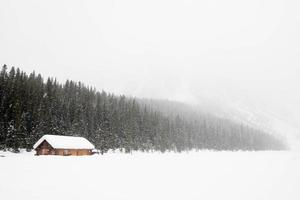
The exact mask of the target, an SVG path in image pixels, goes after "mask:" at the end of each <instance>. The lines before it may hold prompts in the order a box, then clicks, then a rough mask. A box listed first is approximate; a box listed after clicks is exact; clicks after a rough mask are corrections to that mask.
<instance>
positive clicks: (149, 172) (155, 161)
mask: <svg viewBox="0 0 300 200" xmlns="http://www.w3.org/2000/svg"><path fill="white" fill-rule="evenodd" d="M1 155H2V156H5V157H1ZM0 199H3V200H22V199H26V200H27V199H28V200H40V199H43V200H60V199H64V200H65V199H72V200H89V199H102V200H110V199H120V200H121V199H122V200H124V199H129V200H141V199H142V200H148V199H149V200H160V199H162V200H167V199H172V200H175V199H184V200H199V199H205V200H211V199H217V200H227V199H228V200H248V199H249V200H285V199H288V200H299V199H300V154H299V153H297V152H289V151H287V152H208V151H203V152H192V153H182V154H175V153H166V154H160V153H133V154H122V153H109V154H106V155H104V156H100V155H96V156H91V157H58V156H40V157H36V156H33V153H21V154H12V153H7V152H0Z"/></svg>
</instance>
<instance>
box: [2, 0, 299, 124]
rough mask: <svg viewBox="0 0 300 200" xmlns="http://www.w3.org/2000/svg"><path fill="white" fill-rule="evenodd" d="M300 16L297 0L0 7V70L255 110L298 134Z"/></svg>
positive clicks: (66, 1)
mask: <svg viewBox="0 0 300 200" xmlns="http://www.w3.org/2000/svg"><path fill="white" fill-rule="evenodd" d="M299 10H300V3H299V1H296V0H295V1H293V0H251V1H242V0H228V1H224V0H201V1H197V0H151V1H145V0H126V1H124V0H123V1H122V0H102V1H99V0H95V1H88V0H82V1H78V0H52V1H41V0H26V1H22V0H19V1H16V0H1V1H0V64H1V65H2V64H7V65H9V66H12V65H14V66H16V67H20V68H22V69H24V70H26V71H28V72H30V71H32V70H36V71H37V72H40V73H42V74H44V75H46V76H54V77H57V78H58V79H59V80H61V81H64V80H65V79H67V78H68V79H73V80H80V81H82V82H84V83H87V84H89V85H93V86H95V87H97V88H98V89H105V90H107V91H111V92H115V93H118V94H127V95H133V96H140V97H152V98H166V99H174V100H180V101H187V102H191V103H198V101H200V99H202V98H208V99H212V98H216V99H217V98H225V99H226V102H227V103H228V102H230V101H241V102H242V104H243V105H250V104H251V103H253V102H255V105H256V106H261V108H262V109H267V110H269V111H271V112H274V113H275V114H276V115H277V116H284V118H285V119H286V120H288V121H289V122H290V123H291V124H293V125H294V126H299V127H300V114H299V113H300V105H299V102H300V95H299V94H300V80H299V78H298V77H299V74H300V73H299V72H300V12H299ZM224 96H225V97H224ZM250 106H251V105H250Z"/></svg>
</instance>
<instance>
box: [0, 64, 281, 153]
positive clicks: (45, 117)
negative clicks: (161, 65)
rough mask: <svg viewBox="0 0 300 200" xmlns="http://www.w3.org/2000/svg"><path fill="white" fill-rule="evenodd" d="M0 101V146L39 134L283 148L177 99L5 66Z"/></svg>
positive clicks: (130, 143)
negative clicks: (134, 93) (132, 94)
mask: <svg viewBox="0 0 300 200" xmlns="http://www.w3.org/2000/svg"><path fill="white" fill-rule="evenodd" d="M0 103H1V105H0V117H1V118H0V130H1V135H0V147H1V149H13V150H14V151H18V149H19V148H26V149H28V150H30V149H31V148H32V146H33V144H34V143H35V142H36V141H37V140H38V139H39V138H40V137H41V136H43V135H44V134H57V135H73V136H83V137H86V138H87V139H89V140H90V141H91V142H93V143H94V144H95V146H96V147H97V148H98V149H100V150H101V152H102V153H105V152H107V151H108V150H116V149H120V150H125V151H126V152H131V151H133V150H141V151H162V152H165V151H176V152H180V151H188V150H192V149H196V150H199V149H213V150H282V149H286V146H285V144H284V142H282V141H281V140H280V139H278V138H276V137H274V136H272V135H270V134H268V133H266V132H264V131H261V130H257V129H255V128H253V127H251V126H249V125H246V124H242V123H237V122H234V121H231V120H228V119H222V118H218V117H215V116H213V115H211V114H209V113H201V112H198V111H197V110H194V109H193V108H192V107H190V106H188V105H185V104H182V103H177V102H168V101H161V100H147V99H137V98H128V97H125V96H122V95H121V96H116V95H114V94H110V93H107V92H105V91H102V92H99V91H97V90H96V89H95V88H92V87H88V86H85V85H84V84H83V83H81V82H74V81H71V80H68V81H66V82H65V83H64V84H61V83H58V82H57V81H56V80H55V79H53V78H47V79H46V80H44V79H43V77H42V76H41V75H40V74H36V73H35V72H33V73H30V74H29V75H28V74H26V73H25V72H23V71H21V70H20V69H19V68H17V69H16V68H14V67H11V68H10V69H8V68H7V66H5V65H4V66H3V68H2V70H1V74H0Z"/></svg>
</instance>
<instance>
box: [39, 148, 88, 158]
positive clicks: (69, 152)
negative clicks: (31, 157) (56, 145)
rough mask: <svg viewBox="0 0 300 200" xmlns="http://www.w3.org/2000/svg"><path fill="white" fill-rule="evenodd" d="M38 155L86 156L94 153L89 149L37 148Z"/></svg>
mask: <svg viewBox="0 0 300 200" xmlns="http://www.w3.org/2000/svg"><path fill="white" fill-rule="evenodd" d="M36 151H37V155H58V156H86V155H92V151H91V150H89V149H50V150H49V149H42V148H40V149H36Z"/></svg>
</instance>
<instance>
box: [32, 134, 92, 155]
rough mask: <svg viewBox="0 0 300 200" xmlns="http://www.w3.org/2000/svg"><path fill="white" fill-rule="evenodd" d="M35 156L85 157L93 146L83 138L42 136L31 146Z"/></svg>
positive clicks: (90, 153)
mask: <svg viewBox="0 0 300 200" xmlns="http://www.w3.org/2000/svg"><path fill="white" fill-rule="evenodd" d="M33 148H34V150H35V151H36V155H37V156H40V155H59V156H86V155H92V154H93V149H95V146H94V145H93V144H92V143H90V142H89V141H88V140H87V139H85V138H83V137H71V136H59V135H44V136H43V137H42V138H41V139H39V141H37V143H36V144H35V145H34V146H33Z"/></svg>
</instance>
